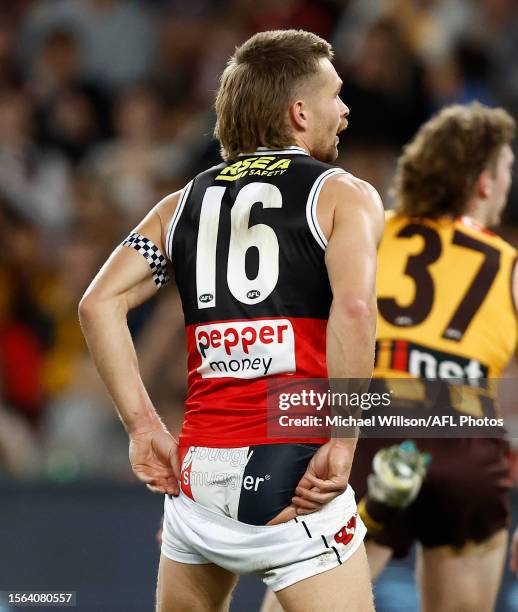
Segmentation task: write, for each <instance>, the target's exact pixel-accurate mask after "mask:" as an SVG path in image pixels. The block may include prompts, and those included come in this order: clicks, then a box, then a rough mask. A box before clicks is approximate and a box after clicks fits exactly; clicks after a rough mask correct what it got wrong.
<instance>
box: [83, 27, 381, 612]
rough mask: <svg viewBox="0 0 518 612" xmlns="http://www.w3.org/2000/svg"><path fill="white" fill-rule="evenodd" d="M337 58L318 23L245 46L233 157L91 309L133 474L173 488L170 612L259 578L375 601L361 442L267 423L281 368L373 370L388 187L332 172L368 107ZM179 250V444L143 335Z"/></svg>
mask: <svg viewBox="0 0 518 612" xmlns="http://www.w3.org/2000/svg"><path fill="white" fill-rule="evenodd" d="M332 57H333V56H332V50H331V47H330V45H329V44H328V43H327V42H325V41H324V40H322V39H321V38H319V37H317V36H315V35H314V34H311V33H308V32H303V31H293V30H289V31H274V32H263V33H260V34H257V35H255V36H253V37H252V38H251V39H249V40H248V41H247V42H245V43H244V44H243V45H242V46H241V47H239V48H238V49H237V50H236V52H235V54H234V56H233V57H232V58H231V59H230V61H229V64H228V66H227V68H226V70H225V71H224V73H223V76H222V79H221V86H220V89H219V91H218V94H217V99H216V114H217V125H216V131H215V133H216V136H217V137H218V138H219V140H220V142H221V151H222V156H223V159H224V162H223V163H222V164H220V165H219V166H216V167H214V168H210V169H209V170H207V171H206V172H202V173H201V174H199V175H198V176H196V177H195V178H194V179H193V180H192V181H191V182H190V183H189V184H188V185H187V186H186V187H185V188H184V189H182V190H181V191H180V192H178V193H175V194H172V195H171V196H169V197H167V198H165V199H164V200H163V201H162V202H160V203H159V204H158V205H157V206H156V207H155V208H154V209H153V210H152V211H151V212H150V213H149V215H148V216H147V217H146V218H145V219H144V220H143V221H142V223H141V224H139V225H138V226H137V227H136V228H135V230H134V232H133V233H132V234H131V235H130V237H129V238H128V239H127V240H126V241H125V242H124V243H123V247H124V248H117V249H116V250H115V251H114V253H113V254H112V256H111V257H110V259H109V260H108V262H107V263H106V264H105V266H104V267H103V269H102V270H101V272H100V273H99V275H98V276H97V277H96V279H95V280H94V281H93V283H92V285H91V286H90V288H89V289H88V291H87V292H86V294H85V296H84V298H83V300H82V302H81V305H80V317H81V322H82V325H83V329H84V332H85V335H86V338H87V340H88V344H89V346H90V350H91V352H92V355H93V358H94V360H95V362H96V364H97V367H98V369H99V371H100V373H101V376H102V377H103V379H104V381H105V383H106V386H107V387H108V390H109V392H110V394H111V395H112V397H113V399H114V402H115V404H116V407H117V410H118V412H119V414H120V416H121V419H122V420H123V422H124V424H125V426H126V429H127V431H128V434H129V437H130V460H131V463H132V466H133V470H134V472H135V474H136V475H137V476H138V477H139V478H140V479H141V480H142V481H143V482H145V483H146V484H147V485H148V487H149V488H150V489H151V490H152V491H155V492H157V493H165V494H166V497H165V507H164V531H163V543H162V556H161V560H160V569H159V579H158V590H157V609H158V610H159V611H160V612H165V611H177V610H192V609H196V610H199V611H203V610H206V611H207V612H209V611H210V612H212V611H215V610H226V609H228V605H229V600H230V595H231V592H232V589H233V588H234V585H235V582H236V580H237V578H236V575H237V574H244V573H255V574H257V575H259V576H260V577H261V578H262V579H263V580H264V581H265V582H266V584H268V585H269V586H271V588H272V589H274V590H275V591H276V592H277V594H278V597H279V600H280V601H281V603H282V605H283V607H284V608H285V609H286V610H297V612H304V611H305V610H307V611H309V610H311V611H315V610H329V609H332V610H346V609H347V610H362V612H367V611H368V610H372V609H373V603H372V595H371V587H370V579H369V572H368V567H367V562H366V557H365V553H364V548H363V544H362V540H363V536H364V533H365V528H364V526H363V524H362V522H361V519H359V518H358V517H357V512H356V504H355V501H354V492H353V491H352V489H351V487H350V486H348V478H349V472H350V468H351V463H352V459H353V453H354V447H355V443H354V440H353V439H347V438H342V439H341V438H336V439H332V440H328V439H327V438H321V437H315V438H313V439H309V440H308V439H306V438H301V439H299V440H298V439H293V438H286V439H282V438H276V439H272V438H271V437H269V436H268V431H267V428H266V391H267V379H268V377H270V376H272V375H275V376H277V377H285V378H288V377H293V376H296V377H310V378H319V377H327V376H329V377H333V378H369V377H370V376H371V373H372V366H373V360H374V334H375V321H376V303H375V270H376V247H377V243H378V240H379V238H380V236H381V232H382V226H383V209H382V206H381V202H380V199H379V197H378V195H377V193H376V192H375V190H374V189H373V188H372V187H370V185H368V184H366V183H364V182H363V181H360V180H358V179H356V178H354V177H353V176H351V175H350V174H347V173H345V172H344V171H343V170H341V169H339V168H336V167H335V166H333V165H332V162H333V161H334V160H335V159H336V156H337V144H338V134H339V132H340V131H341V130H343V129H345V127H346V126H347V116H348V112H349V111H348V109H347V107H346V106H345V104H344V103H343V102H342V101H341V99H340V95H339V94H340V87H341V81H340V79H339V77H338V75H337V74H336V71H335V69H334V67H333V65H332V62H331V60H332ZM125 247H130V248H125ZM166 258H167V260H169V262H171V264H172V266H173V268H174V273H175V280H176V282H177V284H178V288H179V291H180V295H181V298H182V304H183V309H184V315H185V323H186V336H187V346H188V353H189V357H188V370H189V372H188V389H189V391H188V397H187V401H186V414H185V422H184V424H183V429H182V433H181V436H180V441H179V444H178V443H177V442H176V441H175V440H174V439H173V438H172V437H171V435H170V434H169V432H167V431H166V430H165V428H164V426H163V425H162V423H161V421H160V419H159V417H158V415H157V414H156V412H155V410H154V408H153V405H152V403H151V400H150V398H149V397H148V395H147V393H146V390H145V388H144V387H143V385H142V382H141V380H140V376H139V373H138V366H137V359H136V355H135V351H134V348H133V345H132V342H131V338H130V336H129V333H128V330H127V326H126V314H127V312H128V310H129V309H130V308H132V307H134V306H136V305H137V304H140V303H141V302H143V301H144V300H146V299H148V298H149V297H150V296H151V295H153V294H154V293H155V292H156V290H157V287H158V286H161V285H162V284H164V282H165V281H166V278H167V265H166ZM150 267H151V270H150ZM179 463H181V470H180V468H179ZM179 480H180V481H181V490H180V486H179V483H178V481H179ZM236 483H237V485H236ZM346 525H348V529H347V534H348V537H347V538H341V537H338V536H337V535H336V534H339V533H341V532H342V531H343V529H345V526H346Z"/></svg>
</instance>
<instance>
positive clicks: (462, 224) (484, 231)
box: [455, 217, 518, 258]
mask: <svg viewBox="0 0 518 612" xmlns="http://www.w3.org/2000/svg"><path fill="white" fill-rule="evenodd" d="M455 229H456V230H458V231H461V232H464V233H465V234H469V235H470V236H472V237H473V238H475V239H477V240H479V241H480V242H484V243H486V244H488V245H489V246H491V247H493V248H496V249H498V250H499V251H500V252H501V253H505V254H506V255H509V256H510V257H512V258H515V257H516V256H517V254H518V251H517V249H516V247H514V246H513V245H512V244H510V243H509V242H507V240H506V239H505V238H503V237H502V236H500V235H499V234H497V233H495V232H494V231H492V230H490V229H488V228H486V227H483V226H481V225H479V224H478V223H476V222H475V221H473V220H472V219H471V218H469V217H459V218H458V219H456V220H455Z"/></svg>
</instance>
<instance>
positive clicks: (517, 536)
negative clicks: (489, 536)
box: [509, 529, 518, 577]
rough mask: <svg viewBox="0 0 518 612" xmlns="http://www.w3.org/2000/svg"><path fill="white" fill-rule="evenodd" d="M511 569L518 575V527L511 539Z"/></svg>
mask: <svg viewBox="0 0 518 612" xmlns="http://www.w3.org/2000/svg"><path fill="white" fill-rule="evenodd" d="M509 569H510V570H511V571H512V572H513V574H515V575H516V576H517V577H518V529H516V531H515V532H514V534H513V537H512V539H511V559H510V561H509Z"/></svg>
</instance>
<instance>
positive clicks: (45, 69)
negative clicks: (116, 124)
mask: <svg viewBox="0 0 518 612" xmlns="http://www.w3.org/2000/svg"><path fill="white" fill-rule="evenodd" d="M27 86H28V89H29V91H30V92H31V94H32V96H33V100H34V103H35V108H36V138H37V140H38V141H39V143H40V144H42V145H44V146H47V147H54V148H57V149H58V150H59V151H60V152H61V153H63V154H64V155H65V156H66V157H68V159H69V161H70V162H72V163H73V164H77V163H78V162H79V161H81V159H82V157H83V156H84V154H85V153H86V152H87V151H88V149H89V148H90V147H92V146H93V145H94V144H96V143H97V142H99V140H101V139H102V138H104V137H106V136H107V135H108V134H109V129H110V121H109V116H110V105H109V102H108V98H107V96H106V95H104V93H103V91H102V89H101V88H99V87H98V86H97V85H95V83H93V82H91V81H87V80H85V79H83V78H82V77H81V75H80V63H79V49H78V45H77V41H76V40H75V38H74V37H73V36H72V35H71V34H70V33H68V32H67V31H66V30H56V31H53V32H50V33H49V34H48V36H47V38H46V39H45V41H44V42H43V45H42V49H41V52H40V53H39V54H38V57H37V58H36V60H35V62H34V64H33V66H32V70H31V72H30V74H29V75H28V79H27Z"/></svg>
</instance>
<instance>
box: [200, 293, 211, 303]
mask: <svg viewBox="0 0 518 612" xmlns="http://www.w3.org/2000/svg"><path fill="white" fill-rule="evenodd" d="M213 299H214V296H213V295H212V293H204V294H203V295H200V297H199V298H198V300H199V301H200V302H202V304H206V303H207V302H212V300H213Z"/></svg>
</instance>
